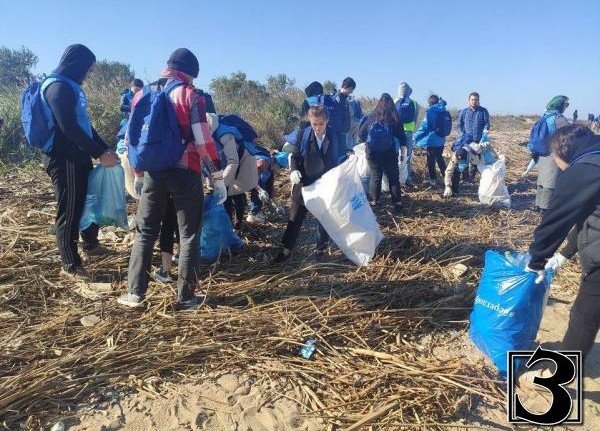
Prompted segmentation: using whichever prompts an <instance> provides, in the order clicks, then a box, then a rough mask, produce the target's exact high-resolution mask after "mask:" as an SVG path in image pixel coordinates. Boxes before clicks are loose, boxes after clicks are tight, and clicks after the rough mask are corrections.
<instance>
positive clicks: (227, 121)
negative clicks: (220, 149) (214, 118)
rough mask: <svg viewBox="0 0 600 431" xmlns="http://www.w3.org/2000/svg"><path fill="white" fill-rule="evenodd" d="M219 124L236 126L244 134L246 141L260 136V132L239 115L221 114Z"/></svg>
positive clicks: (251, 140)
mask: <svg viewBox="0 0 600 431" xmlns="http://www.w3.org/2000/svg"><path fill="white" fill-rule="evenodd" d="M219 124H224V125H225V126H231V127H235V128H236V129H237V130H238V131H239V132H240V134H241V135H242V138H243V139H244V141H247V142H253V141H254V140H255V139H256V138H258V134H257V133H256V132H255V131H254V129H253V128H252V126H251V125H250V124H248V122H246V120H244V119H243V118H242V117H240V116H239V115H235V114H229V115H219ZM236 139H237V138H236Z"/></svg>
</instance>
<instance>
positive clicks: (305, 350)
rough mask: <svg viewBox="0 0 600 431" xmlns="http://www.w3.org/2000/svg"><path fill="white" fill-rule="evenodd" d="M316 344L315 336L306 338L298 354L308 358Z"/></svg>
mask: <svg viewBox="0 0 600 431" xmlns="http://www.w3.org/2000/svg"><path fill="white" fill-rule="evenodd" d="M316 344H317V340H316V338H309V339H308V340H306V342H305V343H304V346H302V348H301V349H300V356H302V357H303V358H304V359H310V357H311V356H312V355H313V353H314V352H315V350H316V348H317V346H316Z"/></svg>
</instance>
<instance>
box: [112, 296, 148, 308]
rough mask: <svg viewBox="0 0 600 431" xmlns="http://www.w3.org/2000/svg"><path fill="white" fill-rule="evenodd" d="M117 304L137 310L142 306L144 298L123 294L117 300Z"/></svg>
mask: <svg viewBox="0 0 600 431" xmlns="http://www.w3.org/2000/svg"><path fill="white" fill-rule="evenodd" d="M117 302H118V303H119V304H121V305H125V306H127V307H132V308H138V307H142V306H143V305H144V298H142V297H141V296H139V295H136V294H135V293H125V294H123V295H121V296H119V297H118V298H117Z"/></svg>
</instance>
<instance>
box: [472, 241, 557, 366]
mask: <svg viewBox="0 0 600 431" xmlns="http://www.w3.org/2000/svg"><path fill="white" fill-rule="evenodd" d="M529 260H530V256H529V255H528V254H526V253H514V252H506V253H505V254H501V253H499V252H497V251H493V250H488V251H486V252H485V264H484V267H483V274H482V275H481V279H480V280H479V287H478V288H477V294H476V296H475V304H474V306H473V312H472V313H471V326H470V329H469V336H470V337H471V340H473V343H474V344H475V346H477V348H478V349H479V350H481V351H482V352H483V353H484V354H485V355H486V356H488V357H489V358H490V359H491V360H492V362H493V363H494V365H495V366H496V368H497V369H498V371H499V372H500V375H501V376H502V377H503V378H506V375H507V368H508V367H507V352H508V351H509V350H527V349H530V348H531V347H532V346H533V343H534V341H535V337H536V334H537V332H538V329H539V327H540V322H541V320H542V314H543V311H544V306H545V304H546V299H547V294H548V292H549V288H550V283H551V281H552V271H551V270H548V271H546V276H545V279H544V281H542V282H541V283H539V284H536V283H535V279H536V277H537V274H535V273H532V272H526V271H525V267H526V266H527V264H528V263H529Z"/></svg>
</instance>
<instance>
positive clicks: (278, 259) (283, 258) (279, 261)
mask: <svg viewBox="0 0 600 431" xmlns="http://www.w3.org/2000/svg"><path fill="white" fill-rule="evenodd" d="M291 257H292V253H291V251H290V250H288V249H287V248H284V249H283V250H281V251H280V252H279V254H277V256H275V259H273V260H272V261H271V265H284V264H286V263H287V262H288V261H289V260H290V259H291Z"/></svg>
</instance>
